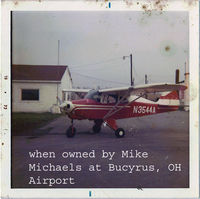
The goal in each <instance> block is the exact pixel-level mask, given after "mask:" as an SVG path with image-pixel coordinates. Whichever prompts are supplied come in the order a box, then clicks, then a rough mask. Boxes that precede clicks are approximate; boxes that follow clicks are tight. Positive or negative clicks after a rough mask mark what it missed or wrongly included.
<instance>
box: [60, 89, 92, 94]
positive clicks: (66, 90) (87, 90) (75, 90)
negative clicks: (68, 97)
mask: <svg viewBox="0 0 200 199" xmlns="http://www.w3.org/2000/svg"><path fill="white" fill-rule="evenodd" d="M90 90H91V89H75V88H72V89H63V90H62V91H63V92H73V93H85V94H86V93H88V92H89V91H90Z"/></svg>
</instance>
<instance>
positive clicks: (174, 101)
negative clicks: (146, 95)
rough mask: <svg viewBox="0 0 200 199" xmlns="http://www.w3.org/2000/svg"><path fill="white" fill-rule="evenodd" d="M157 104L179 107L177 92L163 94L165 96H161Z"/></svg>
mask: <svg viewBox="0 0 200 199" xmlns="http://www.w3.org/2000/svg"><path fill="white" fill-rule="evenodd" d="M158 104H161V105H171V106H179V105H180V100H179V95H178V92H177V91H172V92H165V94H163V95H161V97H160V98H159V100H158Z"/></svg>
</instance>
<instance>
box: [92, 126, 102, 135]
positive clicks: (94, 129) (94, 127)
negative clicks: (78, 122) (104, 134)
mask: <svg viewBox="0 0 200 199" xmlns="http://www.w3.org/2000/svg"><path fill="white" fill-rule="evenodd" d="M92 130H93V132H94V133H99V132H100V131H101V126H99V125H96V124H95V125H94V126H93V127H92Z"/></svg>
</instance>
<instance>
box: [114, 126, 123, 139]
mask: <svg viewBox="0 0 200 199" xmlns="http://www.w3.org/2000/svg"><path fill="white" fill-rule="evenodd" d="M115 135H116V137H118V138H122V137H124V136H125V131H124V129H122V128H118V129H117V130H116V131H115Z"/></svg>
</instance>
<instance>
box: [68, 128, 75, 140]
mask: <svg viewBox="0 0 200 199" xmlns="http://www.w3.org/2000/svg"><path fill="white" fill-rule="evenodd" d="M75 133H76V128H75V127H73V126H70V127H69V128H68V129H67V131H66V136H67V137H68V138H71V137H74V136H75Z"/></svg>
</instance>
